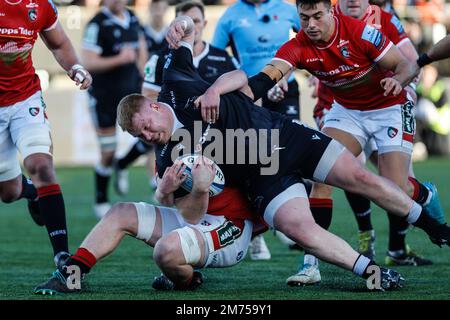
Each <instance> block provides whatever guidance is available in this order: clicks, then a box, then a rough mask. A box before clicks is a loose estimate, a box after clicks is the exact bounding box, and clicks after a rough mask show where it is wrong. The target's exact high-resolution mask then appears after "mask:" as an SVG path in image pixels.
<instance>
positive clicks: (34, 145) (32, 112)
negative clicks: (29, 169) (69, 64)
mask: <svg viewBox="0 0 450 320" xmlns="http://www.w3.org/2000/svg"><path fill="white" fill-rule="evenodd" d="M12 108H14V110H13V114H12V115H11V118H10V123H9V130H10V134H11V139H12V141H13V143H14V145H15V146H16V147H17V149H18V150H19V152H20V153H21V155H22V158H23V159H24V160H26V159H27V157H29V156H30V155H33V154H38V153H39V154H45V155H49V156H50V157H51V156H52V152H53V145H52V139H51V135H50V124H49V122H48V119H47V116H46V113H45V109H46V106H45V103H44V101H43V99H42V95H41V92H40V91H38V92H36V93H35V94H33V95H32V96H30V97H29V98H27V99H26V100H24V101H22V102H19V103H17V104H15V105H14V106H13V107H12Z"/></svg>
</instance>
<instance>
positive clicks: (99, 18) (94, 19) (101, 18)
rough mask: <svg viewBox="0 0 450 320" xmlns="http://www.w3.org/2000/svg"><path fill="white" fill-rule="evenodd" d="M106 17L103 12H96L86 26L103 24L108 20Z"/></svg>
mask: <svg viewBox="0 0 450 320" xmlns="http://www.w3.org/2000/svg"><path fill="white" fill-rule="evenodd" d="M108 19H109V18H108V16H107V15H106V13H105V12H104V11H103V10H100V11H98V12H97V13H96V14H95V15H94V16H93V17H92V18H91V20H89V22H88V25H89V24H91V23H95V24H98V25H101V24H103V22H104V21H106V20H108Z"/></svg>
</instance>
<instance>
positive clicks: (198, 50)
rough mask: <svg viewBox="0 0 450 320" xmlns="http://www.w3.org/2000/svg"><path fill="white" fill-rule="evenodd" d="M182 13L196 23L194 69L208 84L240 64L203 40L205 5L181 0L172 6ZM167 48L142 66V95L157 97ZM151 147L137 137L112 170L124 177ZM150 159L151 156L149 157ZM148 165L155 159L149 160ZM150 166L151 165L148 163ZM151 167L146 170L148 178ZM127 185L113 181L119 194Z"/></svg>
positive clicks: (153, 185)
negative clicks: (137, 139)
mask: <svg viewBox="0 0 450 320" xmlns="http://www.w3.org/2000/svg"><path fill="white" fill-rule="evenodd" d="M180 15H185V16H189V17H191V18H192V20H193V21H194V24H195V39H194V48H193V49H194V66H195V68H197V70H198V73H199V74H200V76H201V77H202V78H203V79H204V80H206V81H207V82H209V83H213V82H214V81H215V80H216V79H217V78H218V77H219V76H220V75H222V74H223V73H226V72H229V71H232V70H235V69H237V68H238V67H239V65H238V63H237V62H236V60H235V59H233V58H231V57H230V56H229V55H228V53H227V52H226V51H225V50H222V49H218V48H216V47H214V46H212V45H210V44H209V43H208V42H206V41H204V40H203V31H204V29H205V27H206V24H207V22H208V21H207V20H206V19H205V8H204V6H203V4H202V3H201V2H199V1H184V2H182V3H179V4H178V5H177V6H176V7H175V16H180ZM168 53H169V48H168V47H167V46H166V47H165V48H164V49H163V50H160V51H159V52H156V53H154V54H153V55H151V56H150V59H149V60H148V61H147V63H146V65H145V68H144V82H143V84H142V94H143V95H145V96H146V97H149V98H153V99H155V100H156V99H157V98H158V94H159V92H160V90H161V85H162V74H163V67H164V63H165V61H166V56H167V55H168ZM151 149H152V147H151V146H149V145H147V144H146V143H145V142H143V141H141V140H139V141H137V142H136V143H135V144H134V146H133V147H132V148H131V149H130V151H129V152H128V153H127V154H126V155H125V156H124V157H122V158H120V159H118V160H117V162H116V163H117V165H116V166H115V170H117V171H119V174H118V175H117V176H118V177H126V176H127V175H126V174H122V172H124V171H125V169H126V168H127V167H128V166H129V165H130V164H132V163H133V162H134V161H135V160H136V159H137V158H139V157H140V156H141V155H143V154H146V153H148V152H149V151H150V150H151ZM150 158H153V157H150ZM149 162H150V163H151V164H153V163H154V161H149ZM151 167H152V168H153V165H151ZM153 172H154V169H153V170H152V169H150V170H149V175H150V177H151V176H152V175H153ZM124 185H126V186H127V185H128V182H122V183H117V184H114V186H115V187H116V190H117V192H118V193H119V194H124V188H123V187H122V186H124ZM150 185H151V187H152V188H154V189H156V183H155V182H154V179H151V178H150Z"/></svg>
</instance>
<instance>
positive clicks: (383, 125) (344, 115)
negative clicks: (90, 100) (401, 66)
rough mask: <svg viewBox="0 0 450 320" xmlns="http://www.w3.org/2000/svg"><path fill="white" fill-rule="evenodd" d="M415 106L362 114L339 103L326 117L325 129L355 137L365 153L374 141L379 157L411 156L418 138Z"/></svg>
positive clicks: (334, 105)
mask: <svg viewBox="0 0 450 320" xmlns="http://www.w3.org/2000/svg"><path fill="white" fill-rule="evenodd" d="M413 107H414V105H413V104H412V103H411V102H410V101H408V102H406V103H405V104H403V105H400V104H397V105H394V106H392V107H389V108H384V109H377V110H369V111H360V110H351V109H346V108H344V107H343V106H342V105H340V104H338V103H337V102H334V103H333V107H332V108H331V110H330V112H329V113H328V114H327V115H326V116H325V125H324V128H327V127H328V128H336V129H339V130H342V131H345V132H348V133H350V134H352V135H353V136H354V137H355V138H356V139H357V140H358V142H359V143H360V145H361V148H362V149H363V150H364V148H365V146H366V144H367V142H368V141H369V139H370V138H371V137H372V138H373V139H374V140H375V143H376V146H377V147H378V153H379V154H383V153H387V152H398V151H400V152H405V153H408V154H411V153H412V149H413V141H414V134H415V128H416V124H415V119H414V113H413Z"/></svg>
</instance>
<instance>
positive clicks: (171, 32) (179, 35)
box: [166, 16, 193, 49]
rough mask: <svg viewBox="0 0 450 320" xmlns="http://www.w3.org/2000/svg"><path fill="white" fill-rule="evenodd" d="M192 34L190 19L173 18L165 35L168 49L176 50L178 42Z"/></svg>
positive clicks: (182, 17)
mask: <svg viewBox="0 0 450 320" xmlns="http://www.w3.org/2000/svg"><path fill="white" fill-rule="evenodd" d="M192 32H193V22H192V20H191V18H190V17H187V16H180V17H177V18H175V20H174V21H172V23H171V24H170V26H169V29H168V30H167V33H166V40H167V42H168V43H169V48H171V49H178V48H179V47H180V41H181V40H182V39H183V38H184V37H185V36H188V35H190V34H191V33H192Z"/></svg>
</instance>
